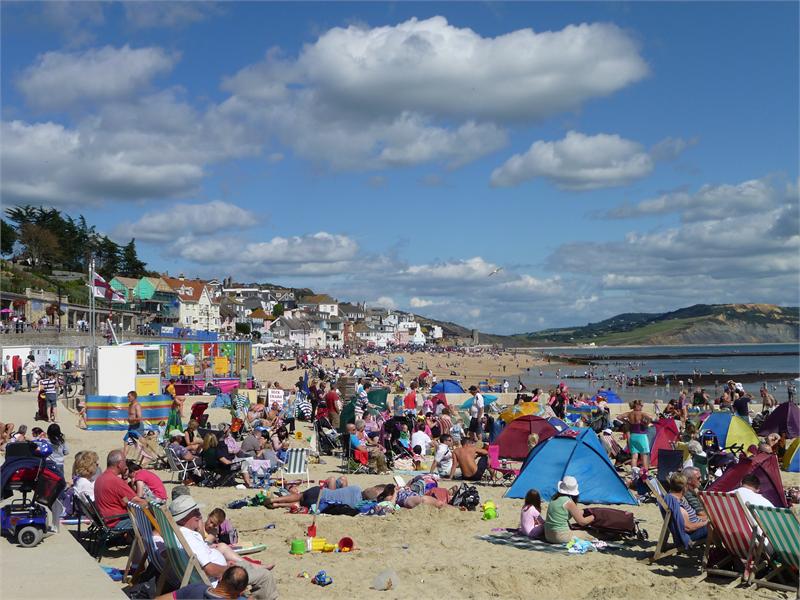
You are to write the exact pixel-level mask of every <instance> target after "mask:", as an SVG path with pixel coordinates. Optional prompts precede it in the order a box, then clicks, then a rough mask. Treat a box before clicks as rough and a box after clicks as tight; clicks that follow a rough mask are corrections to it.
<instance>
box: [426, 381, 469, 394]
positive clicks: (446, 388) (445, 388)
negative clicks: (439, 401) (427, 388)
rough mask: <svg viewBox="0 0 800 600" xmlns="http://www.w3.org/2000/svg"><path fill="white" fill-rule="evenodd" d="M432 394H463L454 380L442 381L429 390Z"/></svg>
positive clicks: (461, 388) (462, 390)
mask: <svg viewBox="0 0 800 600" xmlns="http://www.w3.org/2000/svg"><path fill="white" fill-rule="evenodd" d="M431 393H432V394H439V393H443V394H463V393H464V388H463V387H461V384H460V383H458V382H457V381H456V380H455V379H442V380H441V381H440V382H438V383H435V384H434V385H433V387H432V388H431Z"/></svg>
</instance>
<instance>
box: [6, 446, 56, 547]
mask: <svg viewBox="0 0 800 600" xmlns="http://www.w3.org/2000/svg"><path fill="white" fill-rule="evenodd" d="M52 453H53V448H52V446H51V445H50V444H49V443H48V442H14V443H11V444H8V445H7V446H6V460H5V462H4V463H3V468H2V472H0V489H2V502H0V506H1V507H2V508H0V529H2V534H3V535H4V536H6V537H8V538H9V539H16V540H17V542H18V543H19V545H20V546H23V547H25V548H32V547H33V546H36V545H37V544H38V543H39V542H41V541H42V539H43V538H44V537H45V536H46V535H50V534H51V533H54V532H55V531H57V528H58V523H59V519H60V517H61V513H62V512H63V507H62V506H61V505H60V503H58V497H59V496H60V495H61V492H63V491H64V488H65V487H66V486H67V483H66V481H64V478H63V477H62V476H61V475H60V474H59V473H58V471H57V470H56V468H55V465H54V463H52V462H50V461H48V460H47V457H48V456H50V454H52ZM14 492H20V493H21V494H22V499H19V498H15V497H14ZM29 494H32V497H31V498H30V499H29V498H28V495H29ZM57 503H58V504H57Z"/></svg>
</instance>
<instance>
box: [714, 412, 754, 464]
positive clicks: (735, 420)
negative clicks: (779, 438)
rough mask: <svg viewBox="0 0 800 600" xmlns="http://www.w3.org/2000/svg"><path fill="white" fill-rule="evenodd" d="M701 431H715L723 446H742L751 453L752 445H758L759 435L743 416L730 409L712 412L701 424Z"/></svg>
mask: <svg viewBox="0 0 800 600" xmlns="http://www.w3.org/2000/svg"><path fill="white" fill-rule="evenodd" d="M700 430H701V431H706V430H710V431H713V432H714V433H715V434H716V436H717V439H719V444H720V446H721V447H723V448H729V447H731V446H739V445H740V446H742V447H743V448H744V451H745V453H747V454H750V446H755V447H756V448H757V447H758V436H757V435H756V432H755V431H753V428H752V427H750V424H749V423H748V422H747V421H745V420H744V419H743V418H741V417H739V416H737V415H734V414H733V413H731V412H728V411H720V412H715V413H712V414H711V415H710V416H709V417H708V418H707V419H706V420H705V421H703V424H702V425H701V426H700Z"/></svg>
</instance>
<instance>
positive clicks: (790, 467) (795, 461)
mask: <svg viewBox="0 0 800 600" xmlns="http://www.w3.org/2000/svg"><path fill="white" fill-rule="evenodd" d="M783 468H784V470H786V471H789V472H790V473H800V438H797V439H796V440H794V441H793V442H792V443H791V444H789V447H788V448H786V453H785V454H784V455H783Z"/></svg>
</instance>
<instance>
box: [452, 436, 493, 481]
mask: <svg viewBox="0 0 800 600" xmlns="http://www.w3.org/2000/svg"><path fill="white" fill-rule="evenodd" d="M479 457H480V458H479ZM453 459H454V460H453V470H452V472H451V474H450V476H451V477H452V478H459V479H465V480H467V481H480V480H481V479H482V478H483V473H484V471H486V467H487V466H488V464H489V453H488V452H487V451H486V450H485V449H483V448H478V447H477V446H476V445H475V441H474V440H471V439H467V440H465V442H464V445H463V446H461V447H460V448H456V449H455V450H453Z"/></svg>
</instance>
